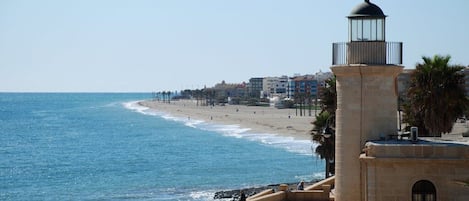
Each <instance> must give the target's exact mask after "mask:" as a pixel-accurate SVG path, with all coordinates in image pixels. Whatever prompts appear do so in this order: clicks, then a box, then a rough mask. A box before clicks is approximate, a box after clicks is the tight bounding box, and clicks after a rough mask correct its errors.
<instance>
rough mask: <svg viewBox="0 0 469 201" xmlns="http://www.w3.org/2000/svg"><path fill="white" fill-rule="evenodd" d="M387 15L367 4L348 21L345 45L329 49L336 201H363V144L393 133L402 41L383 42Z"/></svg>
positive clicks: (357, 8)
mask: <svg viewBox="0 0 469 201" xmlns="http://www.w3.org/2000/svg"><path fill="white" fill-rule="evenodd" d="M386 17H387V16H386V15H385V14H384V13H383V11H382V10H381V8H380V7H378V6H377V5H375V4H373V3H371V2H370V1H368V0H365V1H364V2H362V3H360V4H359V5H357V6H356V7H355V8H354V9H353V10H352V11H351V13H350V15H349V16H347V18H348V41H347V42H341V43H334V44H333V47H332V49H333V51H332V52H333V55H332V67H331V70H332V72H333V73H334V74H335V76H336V80H337V85H336V86H337V111H336V148H335V149H336V150H335V154H336V155H335V160H336V161H335V162H336V164H335V168H336V169H335V189H336V194H335V199H336V200H337V201H347V200H364V198H365V193H366V192H365V191H364V190H363V189H365V188H364V186H365V185H366V184H364V182H363V181H364V180H363V177H364V176H365V175H362V174H363V172H362V171H361V168H362V167H361V164H360V160H359V157H360V154H361V153H362V152H363V148H364V146H365V143H366V142H368V141H373V140H380V139H384V138H386V137H387V136H389V135H391V134H396V132H397V83H396V80H397V79H396V78H397V75H398V74H399V73H400V72H402V70H403V66H402V42H387V41H386V29H385V28H386Z"/></svg>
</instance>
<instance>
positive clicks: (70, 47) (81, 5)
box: [0, 0, 469, 92]
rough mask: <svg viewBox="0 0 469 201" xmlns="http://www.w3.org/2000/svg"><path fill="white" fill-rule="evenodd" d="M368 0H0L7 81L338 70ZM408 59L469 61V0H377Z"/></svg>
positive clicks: (199, 82) (58, 88) (0, 85)
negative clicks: (352, 20) (354, 15)
mask: <svg viewBox="0 0 469 201" xmlns="http://www.w3.org/2000/svg"><path fill="white" fill-rule="evenodd" d="M361 2H362V1H361V0H353V1H352V0H347V1H344V0H327V1H313V0H289V1H285V0H164V1H163V0H79V1H78V0H76V1H67V0H40V1H39V0H0V92H10V91H15V92H151V91H160V90H181V89H185V88H202V87H203V86H204V85H207V86H212V85H214V84H215V83H217V82H220V81H221V80H225V81H226V82H229V83H239V82H243V81H246V82H247V81H248V79H249V78H250V77H259V76H261V77H262V76H281V75H293V74H294V73H300V74H312V73H315V72H317V71H319V70H321V71H323V72H325V71H330V69H329V67H330V65H331V60H332V59H331V57H332V50H331V46H332V45H331V44H332V43H333V42H345V41H347V40H348V37H347V33H348V30H347V28H348V24H347V18H346V16H347V15H348V14H349V13H350V11H351V10H352V9H353V8H354V7H355V6H356V5H358V4H359V3H361ZM371 2H373V3H375V4H377V5H378V6H380V7H381V8H382V9H383V11H384V13H385V14H386V15H388V18H386V40H387V41H400V42H403V43H404V66H405V67H406V68H414V67H415V64H416V63H417V62H421V57H422V56H433V55H435V54H442V55H448V54H449V55H451V56H452V64H461V65H465V66H467V65H469V54H468V53H467V52H468V51H467V49H468V48H469V24H468V22H467V21H468V20H469V12H467V11H468V10H469V1H467V0H452V1H428V0H412V1H409V0H405V1H404V0H393V1H389V0H388V1H385V0H375V1H373V0H372V1H371ZM448 2H451V3H448Z"/></svg>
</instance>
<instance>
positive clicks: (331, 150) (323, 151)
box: [311, 111, 335, 178]
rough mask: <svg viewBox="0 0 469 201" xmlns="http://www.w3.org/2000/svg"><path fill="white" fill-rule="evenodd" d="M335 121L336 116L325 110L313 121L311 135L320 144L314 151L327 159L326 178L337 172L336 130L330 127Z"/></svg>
mask: <svg viewBox="0 0 469 201" xmlns="http://www.w3.org/2000/svg"><path fill="white" fill-rule="evenodd" d="M334 121H335V120H334V116H333V115H331V114H329V113H328V112H327V111H324V112H321V113H320V114H319V115H318V116H317V117H316V120H315V121H314V122H312V124H313V125H314V128H313V130H311V135H312V137H313V141H315V142H317V143H318V144H319V145H318V146H317V147H316V149H315V150H314V152H315V153H316V154H317V155H318V156H319V157H320V158H321V159H324V160H325V165H326V167H325V173H326V175H325V176H326V178H328V177H330V176H331V174H334V172H335V171H334V166H335V130H334V129H332V128H331V127H330V126H332V125H333V124H334Z"/></svg>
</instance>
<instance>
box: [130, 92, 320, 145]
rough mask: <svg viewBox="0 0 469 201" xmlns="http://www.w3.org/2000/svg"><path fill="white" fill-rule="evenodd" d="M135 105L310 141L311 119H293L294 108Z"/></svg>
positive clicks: (190, 103)
mask: <svg viewBox="0 0 469 201" xmlns="http://www.w3.org/2000/svg"><path fill="white" fill-rule="evenodd" d="M138 104H139V105H140V106H143V107H148V108H150V109H153V110H156V111H159V112H165V113H168V114H170V115H172V116H175V117H179V118H187V119H189V120H190V119H194V120H202V121H205V122H207V123H214V124H222V125H237V126H239V128H241V129H249V131H250V132H254V133H261V134H274V135H279V136H283V137H292V138H294V139H295V140H310V141H311V135H310V130H311V129H312V128H313V125H312V124H311V122H312V121H314V116H296V111H295V109H277V108H273V107H262V106H245V105H225V106H197V103H196V102H195V101H192V100H176V101H171V103H163V102H158V101H151V100H144V101H139V102H138ZM312 113H314V111H312ZM312 115H314V114H312Z"/></svg>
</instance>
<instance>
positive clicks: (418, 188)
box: [412, 180, 436, 201]
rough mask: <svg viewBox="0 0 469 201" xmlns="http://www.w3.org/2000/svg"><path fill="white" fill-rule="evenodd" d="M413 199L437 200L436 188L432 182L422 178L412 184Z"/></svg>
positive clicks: (416, 200) (421, 200)
mask: <svg viewBox="0 0 469 201" xmlns="http://www.w3.org/2000/svg"><path fill="white" fill-rule="evenodd" d="M412 201H436V188H435V185H433V183H432V182H430V181H427V180H420V181H418V182H415V184H414V186H412Z"/></svg>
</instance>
